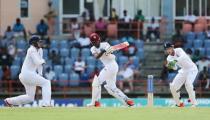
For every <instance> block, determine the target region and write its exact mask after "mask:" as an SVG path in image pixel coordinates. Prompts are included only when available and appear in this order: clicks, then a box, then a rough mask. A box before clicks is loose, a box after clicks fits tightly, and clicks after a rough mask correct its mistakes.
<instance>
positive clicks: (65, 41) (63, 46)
mask: <svg viewBox="0 0 210 120" xmlns="http://www.w3.org/2000/svg"><path fill="white" fill-rule="evenodd" d="M68 46H69V45H68V41H67V40H61V41H60V49H62V48H68Z"/></svg>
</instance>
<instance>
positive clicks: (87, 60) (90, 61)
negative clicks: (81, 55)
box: [86, 56, 96, 65]
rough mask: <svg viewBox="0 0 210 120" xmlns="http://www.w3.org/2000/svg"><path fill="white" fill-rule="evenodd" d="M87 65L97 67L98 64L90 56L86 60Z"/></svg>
mask: <svg viewBox="0 0 210 120" xmlns="http://www.w3.org/2000/svg"><path fill="white" fill-rule="evenodd" d="M86 63H87V65H95V64H96V59H95V58H94V57H92V56H89V57H87V58H86Z"/></svg>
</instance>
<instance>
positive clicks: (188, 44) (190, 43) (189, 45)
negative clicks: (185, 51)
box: [184, 40, 193, 48]
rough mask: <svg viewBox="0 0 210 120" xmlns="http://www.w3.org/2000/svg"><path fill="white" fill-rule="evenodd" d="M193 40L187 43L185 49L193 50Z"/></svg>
mask: <svg viewBox="0 0 210 120" xmlns="http://www.w3.org/2000/svg"><path fill="white" fill-rule="evenodd" d="M192 46H193V40H187V43H186V44H185V45H184V47H185V48H192Z"/></svg>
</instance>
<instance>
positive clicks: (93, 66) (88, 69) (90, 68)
mask: <svg viewBox="0 0 210 120" xmlns="http://www.w3.org/2000/svg"><path fill="white" fill-rule="evenodd" d="M86 70H87V74H88V75H90V74H91V73H93V72H94V70H95V65H88V66H87V69H86Z"/></svg>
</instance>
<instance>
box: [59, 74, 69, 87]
mask: <svg viewBox="0 0 210 120" xmlns="http://www.w3.org/2000/svg"><path fill="white" fill-rule="evenodd" d="M58 80H59V82H58V84H59V86H62V87H64V86H68V84H69V83H68V82H69V78H68V74H66V73H61V74H59V75H58Z"/></svg>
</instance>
